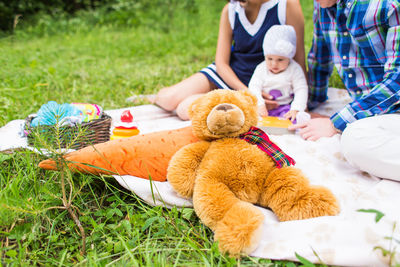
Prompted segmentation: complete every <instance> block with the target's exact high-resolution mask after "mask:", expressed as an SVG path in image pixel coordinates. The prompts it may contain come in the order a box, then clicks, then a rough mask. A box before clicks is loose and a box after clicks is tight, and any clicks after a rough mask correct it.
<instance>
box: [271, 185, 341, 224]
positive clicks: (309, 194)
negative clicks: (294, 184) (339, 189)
mask: <svg viewBox="0 0 400 267" xmlns="http://www.w3.org/2000/svg"><path fill="white" fill-rule="evenodd" d="M339 211H340V208H339V204H338V201H337V199H336V198H335V196H334V195H333V194H332V192H331V191H330V190H329V189H327V188H324V187H310V188H309V190H306V191H305V192H303V193H301V194H299V195H298V196H297V197H296V198H295V199H294V200H293V201H291V202H287V203H285V205H283V206H282V207H281V209H280V210H279V212H276V211H275V213H276V214H277V215H278V217H279V220H281V221H288V220H302V219H309V218H314V217H320V216H334V215H336V214H338V213H339Z"/></svg>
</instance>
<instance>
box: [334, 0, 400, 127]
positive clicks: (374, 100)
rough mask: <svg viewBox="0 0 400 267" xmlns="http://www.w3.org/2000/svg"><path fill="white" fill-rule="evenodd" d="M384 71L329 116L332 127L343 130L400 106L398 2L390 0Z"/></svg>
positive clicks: (399, 16)
mask: <svg viewBox="0 0 400 267" xmlns="http://www.w3.org/2000/svg"><path fill="white" fill-rule="evenodd" d="M387 21H388V28H387V34H386V40H385V41H386V55H387V60H386V62H385V66H384V67H385V75H384V77H383V80H382V82H380V83H379V84H377V85H376V86H375V87H373V88H372V90H371V91H370V92H369V93H368V94H365V95H364V96H362V97H360V98H358V99H356V100H354V101H352V102H350V103H349V104H347V105H346V106H345V107H344V108H343V109H342V110H340V111H339V112H337V113H336V114H334V115H333V116H332V117H331V120H332V122H333V124H334V125H335V127H336V128H337V129H339V130H344V129H345V128H346V125H347V123H352V122H354V121H356V120H359V119H362V118H366V117H370V116H374V115H379V114H385V113H393V112H395V111H397V110H399V109H400V25H399V21H400V4H399V3H398V2H397V1H393V4H392V6H391V9H390V10H389V12H388V19H387Z"/></svg>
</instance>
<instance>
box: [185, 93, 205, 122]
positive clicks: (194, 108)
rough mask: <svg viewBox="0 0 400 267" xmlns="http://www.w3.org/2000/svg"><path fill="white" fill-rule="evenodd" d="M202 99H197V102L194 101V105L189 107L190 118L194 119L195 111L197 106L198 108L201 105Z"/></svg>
mask: <svg viewBox="0 0 400 267" xmlns="http://www.w3.org/2000/svg"><path fill="white" fill-rule="evenodd" d="M200 98H202V97H199V98H197V99H196V100H194V101H193V102H192V104H190V105H189V110H188V115H189V118H192V117H193V114H194V112H195V110H196V106H197V105H198V104H199V102H200Z"/></svg>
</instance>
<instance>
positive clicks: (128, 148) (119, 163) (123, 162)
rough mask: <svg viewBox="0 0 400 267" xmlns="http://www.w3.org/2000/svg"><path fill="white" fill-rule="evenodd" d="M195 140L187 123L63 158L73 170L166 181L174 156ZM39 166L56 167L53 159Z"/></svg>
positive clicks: (93, 147) (102, 145) (119, 140)
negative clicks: (185, 125)
mask: <svg viewBox="0 0 400 267" xmlns="http://www.w3.org/2000/svg"><path fill="white" fill-rule="evenodd" d="M196 141H198V139H197V138H196V137H195V136H194V135H193V134H192V128H191V127H186V128H182V129H177V130H167V131H161V132H155V133H149V134H142V135H136V136H132V137H129V138H123V139H116V140H111V141H108V142H105V143H101V144H96V145H94V146H88V147H85V148H82V149H80V150H77V151H74V152H71V153H68V154H66V155H65V156H64V158H65V160H66V161H67V162H68V168H69V169H71V170H73V171H81V172H86V173H93V174H119V175H133V176H137V177H141V178H147V179H149V177H151V179H152V180H155V181H165V180H166V175H167V167H168V163H169V160H170V159H171V157H172V156H173V155H174V154H175V152H176V151H178V150H179V149H180V148H181V147H183V146H185V145H187V144H189V143H194V142H196ZM88 165H90V166H88ZM91 166H96V167H98V168H96V167H91ZM39 167H40V168H43V169H46V170H56V169H57V167H56V163H55V162H54V160H52V159H47V160H44V161H42V162H40V163H39Z"/></svg>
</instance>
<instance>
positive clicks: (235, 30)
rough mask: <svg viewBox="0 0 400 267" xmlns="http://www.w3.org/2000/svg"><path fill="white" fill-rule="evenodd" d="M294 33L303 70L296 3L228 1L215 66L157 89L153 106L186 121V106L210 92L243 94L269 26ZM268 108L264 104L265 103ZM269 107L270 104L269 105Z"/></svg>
mask: <svg viewBox="0 0 400 267" xmlns="http://www.w3.org/2000/svg"><path fill="white" fill-rule="evenodd" d="M276 24H289V25H292V26H293V27H294V28H295V29H296V33H297V51H296V56H295V58H294V59H295V60H296V61H297V62H298V63H299V64H300V65H301V66H302V67H303V69H304V70H305V63H304V62H305V57H304V18H303V13H302V10H301V6H300V2H299V0H240V1H232V0H231V1H230V3H228V4H226V5H225V7H224V8H223V10H222V14H221V19H220V26H219V34H218V43H217V51H216V56H215V63H212V64H210V65H209V66H208V67H206V68H204V69H202V70H201V71H200V72H198V73H196V74H194V75H192V76H190V77H189V78H187V79H185V80H183V81H181V82H179V83H177V84H175V85H172V86H170V87H165V88H163V89H161V90H160V91H159V92H158V94H157V95H156V97H155V99H154V103H155V104H156V105H158V106H160V107H161V108H163V109H165V110H168V111H173V110H176V113H177V115H178V116H179V117H180V118H181V119H182V120H188V119H189V117H188V114H187V110H188V107H189V105H190V104H191V103H192V102H193V101H194V100H195V99H197V98H198V97H200V96H201V95H202V94H205V93H207V92H209V91H211V90H213V89H217V88H225V89H233V90H246V89H247V85H248V83H249V81H250V78H251V75H252V74H253V72H254V69H255V67H256V66H257V65H258V64H259V63H260V62H262V61H263V60H264V56H263V50H262V42H263V38H264V35H265V33H266V32H267V31H268V29H269V28H270V27H271V26H272V25H276ZM266 104H267V106H268V104H271V103H268V100H266ZM272 105H273V103H272Z"/></svg>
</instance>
